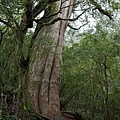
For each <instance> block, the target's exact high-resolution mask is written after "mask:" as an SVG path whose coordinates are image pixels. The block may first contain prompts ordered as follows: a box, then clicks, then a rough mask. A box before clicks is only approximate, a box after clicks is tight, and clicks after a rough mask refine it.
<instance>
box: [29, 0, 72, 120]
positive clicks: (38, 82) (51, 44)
mask: <svg viewBox="0 0 120 120" xmlns="http://www.w3.org/2000/svg"><path fill="white" fill-rule="evenodd" d="M73 2H74V0H70V1H69V2H68V1H66V2H64V3H63V4H62V7H64V8H63V9H62V10H61V11H62V13H59V14H58V15H56V16H53V17H52V19H51V21H52V20H53V19H56V18H58V17H62V18H64V19H68V18H69V17H70V15H71V12H72V4H73ZM68 5H71V6H69V7H67V8H65V6H68ZM53 7H54V8H55V9H54V8H53ZM60 7H61V2H60V1H59V2H56V3H53V5H52V8H51V9H52V10H53V9H54V11H53V12H52V13H55V12H56V11H58V10H59V9H60ZM67 23H68V21H67V20H65V21H63V20H62V21H57V22H55V23H54V24H51V25H43V26H42V27H40V26H41V25H38V27H37V30H36V31H38V32H37V34H36V32H35V34H36V35H34V36H35V37H34V44H33V46H32V53H31V55H32V57H31V61H30V66H29V73H28V75H29V80H30V81H29V86H28V89H29V91H30V97H31V103H32V107H33V109H34V110H35V111H36V112H37V113H39V114H42V115H43V116H46V117H48V118H50V119H54V120H59V119H60V120H61V119H62V118H61V112H60V99H59V86H60V64H61V60H62V55H61V54H62V45H63V39H64V32H65V30H66V27H67Z"/></svg>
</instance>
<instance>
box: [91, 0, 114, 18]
mask: <svg viewBox="0 0 120 120" xmlns="http://www.w3.org/2000/svg"><path fill="white" fill-rule="evenodd" d="M89 1H90V3H91V4H92V5H94V6H95V7H96V8H95V9H98V11H99V12H100V13H101V14H103V15H106V16H108V17H109V19H110V20H113V18H112V15H111V14H110V13H109V12H108V11H107V10H104V9H102V7H101V5H99V4H98V3H97V2H95V1H94V0H89ZM95 9H94V10H95Z"/></svg>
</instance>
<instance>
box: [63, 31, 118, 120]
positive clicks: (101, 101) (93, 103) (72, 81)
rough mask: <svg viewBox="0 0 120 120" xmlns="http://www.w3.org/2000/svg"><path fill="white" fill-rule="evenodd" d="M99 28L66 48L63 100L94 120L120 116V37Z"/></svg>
mask: <svg viewBox="0 0 120 120" xmlns="http://www.w3.org/2000/svg"><path fill="white" fill-rule="evenodd" d="M117 34H118V33H117V32H116V33H108V32H107V31H105V30H102V29H97V31H96V32H95V33H94V34H90V33H88V34H85V35H84V36H83V38H82V39H81V40H80V42H79V43H74V44H72V46H71V47H68V46H65V47H64V49H63V65H62V71H61V76H62V85H61V90H62V91H61V103H62V105H63V107H64V108H65V109H67V110H74V111H77V112H79V113H80V114H82V115H84V116H86V117H87V118H90V119H92V120H104V119H105V120H106V119H110V120H115V119H119V117H120V116H119V115H120V114H119V109H120V102H119V101H120V92H119V90H120V74H119V73H120V61H119V60H120V41H119V39H120V37H119V36H117V37H116V35H117Z"/></svg>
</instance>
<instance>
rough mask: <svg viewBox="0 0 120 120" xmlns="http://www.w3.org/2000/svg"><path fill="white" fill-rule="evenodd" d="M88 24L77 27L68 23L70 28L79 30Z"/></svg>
mask: <svg viewBox="0 0 120 120" xmlns="http://www.w3.org/2000/svg"><path fill="white" fill-rule="evenodd" d="M87 24H88V23H85V24H83V25H81V26H80V27H78V28H75V27H73V26H71V25H70V24H68V27H70V28H71V29H73V30H79V29H80V28H82V27H83V26H85V25H87Z"/></svg>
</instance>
